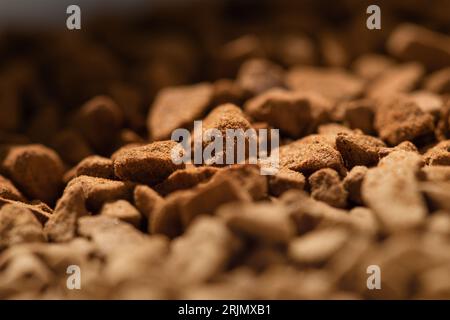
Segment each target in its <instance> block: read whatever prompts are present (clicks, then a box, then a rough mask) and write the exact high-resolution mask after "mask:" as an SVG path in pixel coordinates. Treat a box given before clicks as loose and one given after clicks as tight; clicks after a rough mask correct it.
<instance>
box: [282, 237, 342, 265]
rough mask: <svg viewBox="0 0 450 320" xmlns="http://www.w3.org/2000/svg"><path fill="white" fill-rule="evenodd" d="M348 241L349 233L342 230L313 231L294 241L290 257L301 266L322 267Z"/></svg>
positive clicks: (290, 249)
mask: <svg viewBox="0 0 450 320" xmlns="http://www.w3.org/2000/svg"><path fill="white" fill-rule="evenodd" d="M346 241H348V232H347V231H345V230H343V229H340V228H335V229H323V230H318V231H312V232H309V233H308V234H306V235H304V236H302V237H298V238H295V239H293V240H292V242H291V243H290V244H289V249H288V255H289V257H290V258H291V259H292V260H293V261H294V262H296V263H298V264H301V265H321V264H323V263H324V262H326V261H327V260H329V259H330V258H331V257H332V256H333V254H335V253H336V251H338V250H339V249H340V248H341V247H342V246H343V245H344V244H345V242H346Z"/></svg>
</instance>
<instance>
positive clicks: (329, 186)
mask: <svg viewBox="0 0 450 320" xmlns="http://www.w3.org/2000/svg"><path fill="white" fill-rule="evenodd" d="M308 182H309V185H310V187H311V196H312V197H313V198H314V199H316V200H320V201H323V202H325V203H328V204H329V205H330V206H333V207H336V208H345V207H346V205H347V191H346V190H345V188H344V186H343V184H342V182H341V179H340V177H339V174H338V173H337V172H336V171H335V170H333V169H329V168H324V169H320V170H318V171H316V172H314V173H313V174H312V175H311V176H310V177H309V178H308Z"/></svg>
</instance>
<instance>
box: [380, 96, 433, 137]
mask: <svg viewBox="0 0 450 320" xmlns="http://www.w3.org/2000/svg"><path fill="white" fill-rule="evenodd" d="M375 128H376V129H377V130H378V133H379V135H380V138H381V139H383V140H384V141H386V142H387V143H388V144H390V145H397V144H399V143H400V142H402V141H405V140H414V139H416V138H419V137H422V136H424V135H427V134H430V133H432V132H433V129H434V122H433V117H432V116H431V115H430V114H427V113H425V112H423V111H422V110H421V109H420V107H419V106H418V105H417V104H416V103H414V102H412V101H410V100H409V99H407V98H405V97H396V98H392V99H388V100H386V101H384V102H382V103H381V104H380V105H379V106H378V108H377V111H376V114H375Z"/></svg>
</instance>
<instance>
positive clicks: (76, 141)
mask: <svg viewBox="0 0 450 320" xmlns="http://www.w3.org/2000/svg"><path fill="white" fill-rule="evenodd" d="M52 146H53V147H54V148H55V150H56V151H58V153H59V154H60V155H61V158H62V159H63V160H64V161H65V162H67V163H69V164H71V165H76V164H77V163H79V162H80V161H82V160H83V159H84V158H86V157H89V156H90V155H91V154H93V153H94V152H93V151H92V149H91V147H90V146H89V145H88V143H87V141H86V140H85V139H84V138H83V137H82V136H81V134H80V133H79V132H77V131H75V130H71V129H67V130H63V131H61V132H59V133H58V134H57V136H56V137H54V139H53V141H52Z"/></svg>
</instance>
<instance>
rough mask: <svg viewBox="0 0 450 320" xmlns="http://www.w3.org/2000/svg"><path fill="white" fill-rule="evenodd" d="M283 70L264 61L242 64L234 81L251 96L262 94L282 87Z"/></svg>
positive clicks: (256, 60) (254, 60) (257, 60)
mask: <svg viewBox="0 0 450 320" xmlns="http://www.w3.org/2000/svg"><path fill="white" fill-rule="evenodd" d="M283 77H284V72H283V69H282V68H281V67H280V66H278V65H276V64H274V63H272V62H270V61H268V60H264V59H252V60H248V61H246V62H244V63H243V64H242V65H241V68H240V69H239V72H238V75H237V78H236V81H237V83H238V84H239V85H240V86H241V87H242V88H243V89H244V90H245V91H246V92H249V93H250V94H252V95H257V94H260V93H263V92H264V91H267V90H269V89H271V88H274V87H282V86H283Z"/></svg>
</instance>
